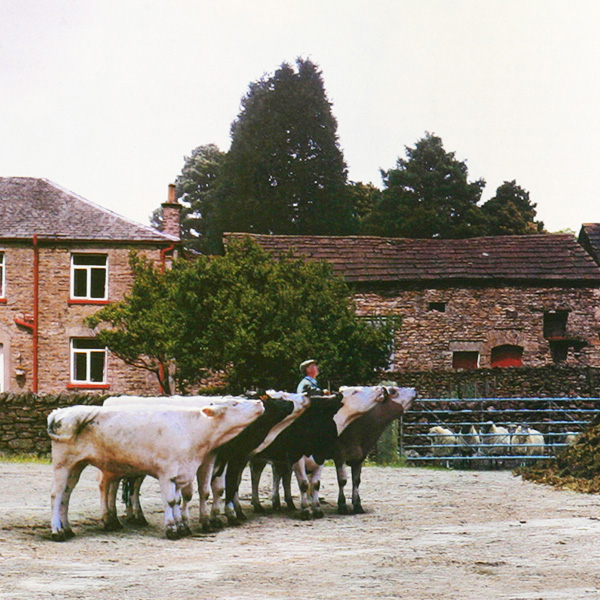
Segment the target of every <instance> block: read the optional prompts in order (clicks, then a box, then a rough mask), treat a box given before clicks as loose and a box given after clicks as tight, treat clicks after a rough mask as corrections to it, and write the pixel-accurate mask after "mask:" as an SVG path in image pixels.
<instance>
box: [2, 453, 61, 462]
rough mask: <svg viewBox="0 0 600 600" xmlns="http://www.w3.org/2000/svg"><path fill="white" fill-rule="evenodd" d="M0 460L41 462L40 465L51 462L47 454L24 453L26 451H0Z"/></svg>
mask: <svg viewBox="0 0 600 600" xmlns="http://www.w3.org/2000/svg"><path fill="white" fill-rule="evenodd" d="M0 462H6V463H38V464H42V465H49V464H50V463H51V462H52V459H51V458H50V456H48V455H38V454H26V453H17V454H5V453H4V452H0Z"/></svg>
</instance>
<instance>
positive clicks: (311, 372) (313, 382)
mask: <svg viewBox="0 0 600 600" xmlns="http://www.w3.org/2000/svg"><path fill="white" fill-rule="evenodd" d="M300 373H302V374H303V375H304V378H303V379H302V380H301V381H300V383H299V384H298V388H297V390H296V392H297V393H298V394H322V393H323V391H322V390H321V388H320V387H319V384H318V383H317V376H318V375H319V365H317V361H316V360H314V359H313V358H309V359H308V360H305V361H304V362H303V363H301V364H300Z"/></svg>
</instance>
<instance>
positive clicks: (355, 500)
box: [352, 462, 365, 515]
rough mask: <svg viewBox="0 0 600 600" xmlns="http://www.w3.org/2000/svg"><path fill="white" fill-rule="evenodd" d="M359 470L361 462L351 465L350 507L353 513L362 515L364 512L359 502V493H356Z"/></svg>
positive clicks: (358, 482) (358, 483)
mask: <svg viewBox="0 0 600 600" xmlns="http://www.w3.org/2000/svg"><path fill="white" fill-rule="evenodd" d="M361 472H362V462H360V463H358V464H355V465H352V508H353V511H354V514H355V515H362V514H364V512H365V511H364V510H363V507H362V505H361V503H360V494H359V493H358V488H359V486H360V474H361Z"/></svg>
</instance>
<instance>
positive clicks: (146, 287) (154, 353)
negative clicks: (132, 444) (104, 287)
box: [87, 253, 181, 393]
mask: <svg viewBox="0 0 600 600" xmlns="http://www.w3.org/2000/svg"><path fill="white" fill-rule="evenodd" d="M130 265H131V269H132V272H133V274H134V276H135V283H134V285H133V287H132V289H131V291H130V292H129V294H127V296H125V298H124V299H123V300H122V301H121V302H115V303H113V304H110V305H108V306H106V307H104V308H102V309H101V310H100V311H98V312H97V313H95V314H94V315H92V316H91V317H89V318H88V319H87V324H88V325H89V326H90V327H96V326H98V325H99V324H100V323H104V324H108V325H109V326H110V327H107V328H101V329H100V331H98V333H97V335H96V337H97V339H98V341H99V342H100V343H102V344H105V345H106V346H107V347H108V348H109V349H110V351H111V352H113V353H114V354H116V355H117V356H118V357H119V358H120V359H121V360H123V361H124V362H126V363H127V364H129V365H133V366H134V367H138V368H141V369H145V370H147V371H150V372H152V373H154V374H155V375H156V377H157V378H158V380H159V382H160V383H161V385H162V387H163V389H164V391H165V392H167V393H169V392H170V382H169V377H168V374H169V371H170V369H172V359H173V357H174V353H175V349H176V346H177V343H178V339H179V338H180V337H181V329H180V326H179V325H180V323H179V321H178V320H177V319H176V318H175V315H176V310H175V307H174V305H173V287H172V285H173V282H172V277H171V276H170V273H169V272H166V273H163V272H162V271H161V270H160V269H157V268H156V267H155V266H154V265H153V264H152V263H151V262H149V261H148V260H147V259H144V258H143V257H140V256H138V255H137V254H133V253H132V255H131V256H130Z"/></svg>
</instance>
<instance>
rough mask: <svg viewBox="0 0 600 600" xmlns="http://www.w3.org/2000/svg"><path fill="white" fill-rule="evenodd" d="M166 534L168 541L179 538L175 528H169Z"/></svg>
mask: <svg viewBox="0 0 600 600" xmlns="http://www.w3.org/2000/svg"><path fill="white" fill-rule="evenodd" d="M166 534H167V539H168V540H178V539H179V538H180V537H181V536H180V534H179V531H177V528H176V527H175V526H173V527H169V528H168V529H167V531H166Z"/></svg>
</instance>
